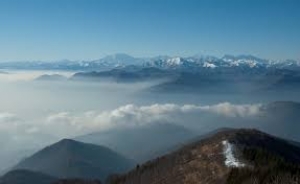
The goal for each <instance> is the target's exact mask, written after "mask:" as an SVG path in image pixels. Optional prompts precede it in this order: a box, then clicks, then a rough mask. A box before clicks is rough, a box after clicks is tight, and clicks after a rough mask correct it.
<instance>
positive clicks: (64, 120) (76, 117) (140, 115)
mask: <svg viewBox="0 0 300 184" xmlns="http://www.w3.org/2000/svg"><path fill="white" fill-rule="evenodd" d="M260 110H261V105H260V104H252V105H251V104H246V105H235V104H231V103H228V102H225V103H220V104H215V105H206V106H202V105H193V104H185V105H178V104H152V105H148V106H138V105H134V104H128V105H124V106H120V107H118V108H116V109H113V110H107V111H100V112H97V111H88V112H83V113H71V112H59V113H55V114H51V115H49V116H47V117H45V118H44V119H43V120H41V121H31V120H30V121H29V120H26V121H25V120H22V119H20V118H18V117H17V116H16V115H15V114H11V113H0V131H7V132H11V133H12V134H18V135H19V136H21V135H32V134H36V133H44V134H49V135H54V136H58V137H66V136H76V135H79V134H84V133H90V132H93V131H101V130H107V129H112V128H116V127H135V126H143V125H147V124H152V123H158V122H159V123H161V122H168V123H177V124H185V123H188V122H187V119H188V118H190V117H193V118H194V119H193V120H194V121H199V120H200V119H201V118H202V117H203V116H204V115H205V114H210V115H212V116H215V115H218V116H224V117H229V118H235V117H252V116H256V115H258V114H259V113H260V112H261V111H260ZM28 122H30V123H28ZM224 126H226V125H224Z"/></svg>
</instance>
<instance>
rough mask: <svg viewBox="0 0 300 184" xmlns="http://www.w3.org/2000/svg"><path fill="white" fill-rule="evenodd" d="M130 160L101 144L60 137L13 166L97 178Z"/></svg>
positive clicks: (127, 166)
mask: <svg viewBox="0 0 300 184" xmlns="http://www.w3.org/2000/svg"><path fill="white" fill-rule="evenodd" d="M133 165H134V163H132V161H130V160H128V159H126V158H125V157H123V156H121V155H119V154H117V153H115V152H113V151H112V150H110V149H108V148H105V147H103V146H97V145H92V144H85V143H81V142H77V141H74V140H69V139H64V140H62V141H60V142H58V143H55V144H53V145H51V146H48V147H46V148H44V149H43V150H41V151H39V152H37V153H36V154H34V155H33V156H31V157H29V158H27V159H25V160H23V161H22V162H20V163H19V164H18V165H17V166H15V167H14V169H26V170H30V171H38V172H42V173H45V174H48V175H51V176H55V177H57V178H82V179H101V180H105V178H106V177H107V176H108V175H110V174H112V173H123V172H125V171H128V170H129V169H130V168H132V167H133Z"/></svg>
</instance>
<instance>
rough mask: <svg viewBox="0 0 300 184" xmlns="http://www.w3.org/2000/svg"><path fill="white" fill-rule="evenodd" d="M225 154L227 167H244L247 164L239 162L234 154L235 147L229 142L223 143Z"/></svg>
mask: <svg viewBox="0 0 300 184" xmlns="http://www.w3.org/2000/svg"><path fill="white" fill-rule="evenodd" d="M222 144H223V154H224V157H225V165H226V166H227V167H244V166H245V164H244V163H242V162H240V161H238V160H237V159H236V158H235V157H234V154H233V149H234V145H233V144H230V143H229V142H228V141H227V140H224V141H222Z"/></svg>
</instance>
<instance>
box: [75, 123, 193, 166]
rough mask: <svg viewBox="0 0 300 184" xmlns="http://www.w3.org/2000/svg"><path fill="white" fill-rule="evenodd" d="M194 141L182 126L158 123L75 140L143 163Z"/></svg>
mask: <svg viewBox="0 0 300 184" xmlns="http://www.w3.org/2000/svg"><path fill="white" fill-rule="evenodd" d="M193 137H195V134H194V133H193V132H192V131H190V130H188V129H186V128H184V127H182V126H179V125H174V124H168V123H161V124H160V123H158V124H152V125H146V126H141V127H136V128H121V129H114V130H111V131H106V132H98V133H97V132H96V133H92V134H88V135H84V136H80V137H77V138H75V139H76V140H79V141H82V142H87V143H92V144H98V145H104V146H107V147H109V148H111V149H113V150H116V151H117V152H119V153H121V154H123V155H125V156H126V157H128V158H131V159H134V160H135V161H137V162H138V163H142V162H145V161H147V160H149V159H153V158H156V157H157V156H160V155H163V154H166V153H168V152H170V151H173V150H174V149H176V148H178V147H179V146H181V145H182V144H184V143H186V142H187V141H189V140H190V139H191V138H193Z"/></svg>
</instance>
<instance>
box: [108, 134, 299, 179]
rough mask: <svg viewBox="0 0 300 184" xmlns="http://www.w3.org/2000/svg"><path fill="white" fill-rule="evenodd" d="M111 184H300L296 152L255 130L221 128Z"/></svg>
mask: <svg viewBox="0 0 300 184" xmlns="http://www.w3.org/2000/svg"><path fill="white" fill-rule="evenodd" d="M109 183H111V184H202V183H205V184H258V183H261V184H279V183H280V184H286V183H292V184H294V183H295V184H296V183H300V148H299V147H297V146H294V145H291V144H290V143H289V141H286V140H283V139H280V138H277V137H274V136H271V135H268V134H265V133H262V132H260V131H257V130H249V129H240V130H225V131H221V132H218V133H216V134H215V135H213V136H211V137H209V138H205V139H203V140H200V141H196V142H194V143H192V144H189V145H187V146H185V147H183V148H181V149H179V150H177V151H175V152H173V153H171V154H168V155H165V156H163V157H159V158H157V159H155V160H153V161H149V162H147V163H145V164H143V165H140V166H137V167H136V168H135V169H134V170H132V171H130V172H129V173H127V174H124V175H119V176H112V177H110V179H109Z"/></svg>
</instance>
